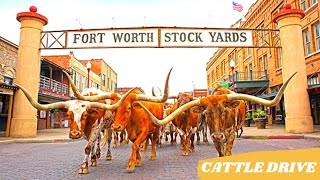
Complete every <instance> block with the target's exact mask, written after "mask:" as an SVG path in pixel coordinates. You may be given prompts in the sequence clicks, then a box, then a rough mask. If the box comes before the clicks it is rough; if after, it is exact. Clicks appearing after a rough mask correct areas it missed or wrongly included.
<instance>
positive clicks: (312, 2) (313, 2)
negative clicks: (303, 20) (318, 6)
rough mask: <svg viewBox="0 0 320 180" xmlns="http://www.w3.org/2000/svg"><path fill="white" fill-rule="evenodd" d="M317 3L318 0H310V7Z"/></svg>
mask: <svg viewBox="0 0 320 180" xmlns="http://www.w3.org/2000/svg"><path fill="white" fill-rule="evenodd" d="M317 2H318V0H310V7H311V6H312V5H314V4H315V3H317Z"/></svg>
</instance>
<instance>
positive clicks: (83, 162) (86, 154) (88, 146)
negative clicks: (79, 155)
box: [79, 145, 92, 174]
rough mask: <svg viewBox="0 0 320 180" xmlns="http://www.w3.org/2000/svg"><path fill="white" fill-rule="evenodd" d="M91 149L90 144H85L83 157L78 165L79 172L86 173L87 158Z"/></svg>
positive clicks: (87, 167)
mask: <svg viewBox="0 0 320 180" xmlns="http://www.w3.org/2000/svg"><path fill="white" fill-rule="evenodd" d="M91 149H92V148H91V146H90V145H87V146H86V148H85V149H84V159H83V161H82V164H81V166H80V169H79V174H87V173H88V169H89V166H88V159H89V155H90V152H91Z"/></svg>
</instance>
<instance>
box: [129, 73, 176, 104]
mask: <svg viewBox="0 0 320 180" xmlns="http://www.w3.org/2000/svg"><path fill="white" fill-rule="evenodd" d="M171 71H172V68H171V69H170V71H169V73H168V76H167V79H166V84H165V87H164V94H163V95H162V96H159V97H153V96H147V95H145V94H136V99H135V100H136V101H150V102H159V103H162V102H165V101H166V100H167V99H168V94H169V78H170V74H171Z"/></svg>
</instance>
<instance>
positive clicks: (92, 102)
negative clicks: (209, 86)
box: [16, 68, 295, 174]
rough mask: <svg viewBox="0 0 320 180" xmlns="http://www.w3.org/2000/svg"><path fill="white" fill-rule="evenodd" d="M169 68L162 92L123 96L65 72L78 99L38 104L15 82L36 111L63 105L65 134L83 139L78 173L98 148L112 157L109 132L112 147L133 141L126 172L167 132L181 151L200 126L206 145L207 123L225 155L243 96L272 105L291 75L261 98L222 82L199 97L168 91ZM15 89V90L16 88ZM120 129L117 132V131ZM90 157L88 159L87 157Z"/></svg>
mask: <svg viewBox="0 0 320 180" xmlns="http://www.w3.org/2000/svg"><path fill="white" fill-rule="evenodd" d="M171 70H172V68H171V69H170V71H169V73H168V75H167V78H166V82H165V87H164V93H163V95H161V96H147V95H145V94H144V93H143V92H141V91H140V90H138V89H136V88H134V89H131V90H130V91H128V92H127V93H126V94H124V95H120V94H118V93H109V92H103V91H101V90H99V89H95V88H89V89H86V90H84V91H83V92H82V93H80V92H79V91H78V89H77V88H76V86H75V85H74V84H73V81H72V79H71V78H70V76H69V75H68V73H66V72H64V73H65V74H66V76H67V77H68V79H69V82H70V85H71V87H72V90H73V92H74V94H75V96H76V97H77V100H69V101H64V102H57V103H51V104H45V105H43V104H39V103H38V102H37V101H36V100H35V99H34V98H33V97H32V96H31V95H30V94H29V92H28V91H27V90H26V89H25V88H23V87H22V86H21V85H19V84H16V85H17V86H18V87H19V88H20V89H21V90H22V92H23V93H24V94H25V96H26V97H27V99H28V100H29V102H30V104H31V105H32V106H33V107H34V108H36V109H40V110H50V109H54V108H59V109H61V110H65V111H66V113H67V117H68V121H69V127H70V131H69V137H70V138H72V139H78V138H84V139H85V140H86V141H87V144H86V146H85V148H84V152H85V155H84V159H83V162H82V164H81V166H80V168H79V173H81V174H86V173H88V168H89V166H96V164H97V158H99V157H100V151H101V148H102V147H103V146H104V145H106V144H108V145H107V147H108V150H107V154H106V160H111V159H112V155H111V150H110V143H111V138H112V135H113V136H114V144H113V145H112V146H113V147H116V146H117V145H118V144H117V142H118V136H120V137H122V138H121V140H120V143H128V140H127V138H128V139H129V140H130V141H131V142H132V153H131V156H130V158H129V161H128V165H127V171H130V172H131V171H134V169H135V166H141V165H142V160H141V155H140V151H141V149H143V150H146V148H147V146H148V144H149V142H151V152H150V156H149V159H150V160H152V159H154V158H155V157H156V146H157V145H158V146H159V147H161V145H162V143H163V140H166V141H167V140H168V137H169V136H170V137H171V141H170V143H171V144H172V145H174V144H176V142H177V141H176V138H177V136H178V135H179V137H180V149H181V153H182V156H187V155H188V153H189V152H194V151H195V146H194V140H195V134H197V141H196V143H197V144H198V143H199V142H200V136H199V135H200V131H202V133H201V134H203V142H204V143H206V144H208V145H209V141H208V139H207V134H206V133H207V128H208V129H209V133H210V137H211V139H212V142H213V144H214V146H215V149H216V150H217V152H218V154H219V156H220V157H221V156H230V155H231V150H232V147H233V142H234V139H235V133H236V132H237V131H238V130H239V129H241V128H242V125H243V123H244V118H245V111H246V107H245V103H244V101H249V102H254V103H258V104H262V105H264V106H274V105H276V104H277V103H278V102H279V101H280V99H281V97H282V94H283V92H284V89H285V88H286V86H287V84H288V83H289V81H290V79H291V78H292V77H293V76H294V75H295V74H293V75H292V76H291V77H290V78H289V79H288V80H287V81H286V82H284V83H283V85H282V87H281V89H280V90H279V92H278V94H277V96H276V97H275V98H274V99H273V100H265V99H261V98H258V97H255V96H251V95H246V94H238V93H234V92H232V91H230V90H228V89H225V88H223V87H218V88H216V89H215V90H214V93H213V94H212V95H209V96H207V97H204V98H200V99H198V98H194V97H193V96H192V95H190V94H187V93H179V94H178V96H175V97H172V96H169V95H168V94H169V77H170V73H171ZM17 93H20V92H19V91H18V92H17ZM168 98H174V99H175V101H174V103H168V102H167V99H168ZM119 133H120V134H119ZM89 156H90V162H89Z"/></svg>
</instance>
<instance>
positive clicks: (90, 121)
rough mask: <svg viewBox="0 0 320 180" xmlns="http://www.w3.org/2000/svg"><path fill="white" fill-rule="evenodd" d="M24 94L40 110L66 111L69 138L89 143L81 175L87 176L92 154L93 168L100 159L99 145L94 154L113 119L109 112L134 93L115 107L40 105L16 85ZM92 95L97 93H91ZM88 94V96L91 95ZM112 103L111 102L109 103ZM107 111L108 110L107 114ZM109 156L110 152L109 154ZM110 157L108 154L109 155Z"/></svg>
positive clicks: (77, 103)
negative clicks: (106, 125) (103, 133)
mask: <svg viewBox="0 0 320 180" xmlns="http://www.w3.org/2000/svg"><path fill="white" fill-rule="evenodd" d="M16 85H17V86H18V87H19V88H20V89H21V90H22V92H23V93H24V94H25V96H26V97H27V99H28V100H29V102H30V104H31V105H32V106H33V107H34V108H36V109H40V110H50V109H55V108H60V109H66V110H67V116H68V121H69V126H70V132H69V137H70V138H72V139H78V138H81V137H84V138H85V139H86V140H87V141H88V143H87V145H86V147H85V158H84V160H83V163H82V165H81V166H80V169H79V173H80V174H86V173H88V157H89V155H90V153H91V161H90V165H91V166H96V162H97V161H96V159H97V157H100V149H99V145H98V148H97V149H98V150H97V152H96V153H93V150H94V144H95V142H96V141H97V140H99V139H100V132H101V129H102V128H103V126H104V125H105V123H106V120H107V119H110V118H112V115H110V112H108V111H109V110H113V109H115V108H117V107H119V106H120V105H121V103H122V102H123V101H124V99H125V98H126V97H127V96H128V95H129V93H130V92H131V91H132V90H131V91H129V92H128V93H126V94H125V95H124V96H123V97H122V98H121V99H120V98H119V101H118V102H117V103H115V104H113V105H110V104H106V103H107V101H105V100H100V101H99V102H88V101H82V100H69V101H65V102H57V103H51V104H45V105H42V104H39V103H38V102H37V101H36V100H34V99H33V97H32V96H31V95H30V93H29V92H28V91H27V90H26V89H24V88H23V87H22V86H20V85H18V84H16ZM88 93H89V92H88ZM89 94H90V95H93V94H95V93H92V92H90V93H89ZM89 94H87V95H89ZM108 103H110V101H108ZM106 110H108V111H107V112H106ZM109 155H111V154H110V152H109ZM107 156H108V154H107Z"/></svg>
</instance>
